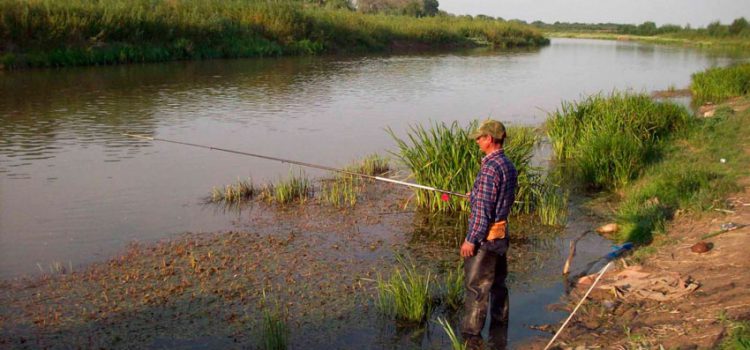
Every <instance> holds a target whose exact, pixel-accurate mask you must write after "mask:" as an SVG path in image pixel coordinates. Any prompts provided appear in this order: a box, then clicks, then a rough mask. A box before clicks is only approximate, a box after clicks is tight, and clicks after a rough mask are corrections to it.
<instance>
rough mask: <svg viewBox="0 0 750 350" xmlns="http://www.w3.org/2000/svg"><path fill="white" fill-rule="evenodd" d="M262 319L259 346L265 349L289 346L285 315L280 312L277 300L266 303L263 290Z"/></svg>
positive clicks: (281, 348)
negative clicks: (269, 303) (272, 302)
mask: <svg viewBox="0 0 750 350" xmlns="http://www.w3.org/2000/svg"><path fill="white" fill-rule="evenodd" d="M262 304H263V320H262V325H261V334H260V340H261V348H262V349H266V350H285V349H286V348H288V346H289V333H290V331H289V326H288V325H287V322H286V319H287V315H286V313H285V312H282V310H281V308H280V306H279V303H278V301H276V302H275V303H274V306H273V307H271V306H269V305H268V300H267V299H266V293H265V291H264V292H263V299H262Z"/></svg>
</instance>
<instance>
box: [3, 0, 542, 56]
mask: <svg viewBox="0 0 750 350" xmlns="http://www.w3.org/2000/svg"><path fill="white" fill-rule="evenodd" d="M548 42H549V40H548V39H546V38H545V37H544V36H543V35H542V34H541V32H540V31H539V30H537V29H535V28H533V27H531V26H528V25H525V24H520V23H516V22H507V21H502V20H496V21H489V20H473V19H470V18H463V17H452V16H440V17H439V18H436V17H431V18H413V17H406V16H388V15H367V14H362V13H357V12H352V11H348V10H335V9H326V8H322V7H318V6H310V5H309V4H308V2H304V1H272V2H271V1H260V0H255V1H253V0H250V1H246V0H226V1H191V0H174V1H152V0H100V1H83V0H36V1H26V0H3V1H0V46H2V47H4V48H6V49H5V50H4V51H3V52H2V54H0V65H1V66H5V67H8V68H14V67H28V66H32V67H54V66H71V65H99V64H119V63H128V62H152V61H166V60H186V59H206V58H231V57H262V56H279V55H308V54H317V53H321V52H341V51H378V50H386V49H388V48H391V47H393V46H396V45H397V44H398V45H403V44H407V46H408V44H422V45H425V44H426V45H428V46H438V47H439V46H448V47H455V46H477V45H490V46H495V47H520V46H540V45H545V44H547V43H548Z"/></svg>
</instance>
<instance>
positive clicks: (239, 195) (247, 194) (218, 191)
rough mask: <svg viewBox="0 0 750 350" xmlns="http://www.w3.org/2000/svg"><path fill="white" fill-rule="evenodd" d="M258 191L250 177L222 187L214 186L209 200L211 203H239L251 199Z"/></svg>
mask: <svg viewBox="0 0 750 350" xmlns="http://www.w3.org/2000/svg"><path fill="white" fill-rule="evenodd" d="M257 193H258V189H257V188H255V186H254V185H253V181H252V179H247V180H241V179H239V178H238V179H237V182H235V183H233V184H229V185H226V186H224V187H222V188H217V187H214V188H213V189H212V191H211V196H210V197H209V201H210V202H212V203H221V202H223V203H230V204H239V203H242V202H243V201H246V200H249V199H251V198H252V197H253V196H255V195H256V194H257Z"/></svg>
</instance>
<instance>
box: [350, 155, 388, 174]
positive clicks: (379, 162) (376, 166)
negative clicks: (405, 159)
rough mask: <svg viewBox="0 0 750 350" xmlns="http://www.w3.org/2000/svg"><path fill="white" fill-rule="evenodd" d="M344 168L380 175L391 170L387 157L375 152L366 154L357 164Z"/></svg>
mask: <svg viewBox="0 0 750 350" xmlns="http://www.w3.org/2000/svg"><path fill="white" fill-rule="evenodd" d="M346 170H349V171H351V172H355V173H360V174H365V175H372V176H381V175H385V174H387V173H388V172H389V171H390V170H391V166H390V164H389V162H388V159H386V158H384V157H382V156H381V155H379V154H377V153H376V154H371V155H368V156H366V157H365V158H364V159H362V160H361V161H360V162H359V163H357V164H354V165H350V166H348V167H346Z"/></svg>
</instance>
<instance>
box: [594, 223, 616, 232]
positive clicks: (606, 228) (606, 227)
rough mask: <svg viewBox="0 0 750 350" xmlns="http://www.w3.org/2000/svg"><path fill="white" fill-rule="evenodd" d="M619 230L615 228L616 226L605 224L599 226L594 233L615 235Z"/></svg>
mask: <svg viewBox="0 0 750 350" xmlns="http://www.w3.org/2000/svg"><path fill="white" fill-rule="evenodd" d="M619 229H620V227H619V226H617V224H614V223H612V224H606V225H604V226H600V227H599V228H597V229H596V232H599V233H615V232H617V230H619Z"/></svg>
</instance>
